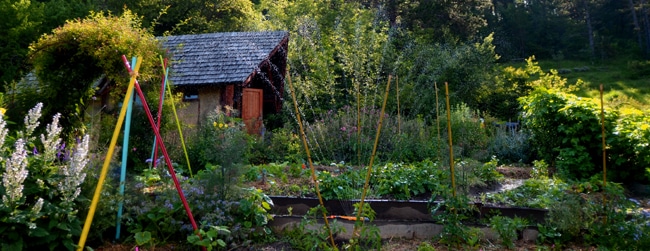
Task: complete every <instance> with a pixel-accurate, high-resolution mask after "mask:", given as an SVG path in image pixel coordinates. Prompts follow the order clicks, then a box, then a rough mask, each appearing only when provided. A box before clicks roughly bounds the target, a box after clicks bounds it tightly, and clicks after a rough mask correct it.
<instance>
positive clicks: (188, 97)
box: [183, 90, 199, 101]
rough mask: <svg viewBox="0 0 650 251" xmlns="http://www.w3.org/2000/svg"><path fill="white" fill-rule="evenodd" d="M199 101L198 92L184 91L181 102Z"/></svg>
mask: <svg viewBox="0 0 650 251" xmlns="http://www.w3.org/2000/svg"><path fill="white" fill-rule="evenodd" d="M194 100H199V91H198V90H186V91H184V92H183V101H194Z"/></svg>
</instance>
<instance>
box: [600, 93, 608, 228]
mask: <svg viewBox="0 0 650 251" xmlns="http://www.w3.org/2000/svg"><path fill="white" fill-rule="evenodd" d="M600 124H601V130H602V133H603V134H602V138H603V209H604V208H605V207H606V205H607V194H606V191H605V188H607V153H606V149H607V143H606V142H605V102H603V84H600ZM605 223H607V215H605Z"/></svg>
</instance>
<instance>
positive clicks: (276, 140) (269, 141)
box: [247, 126, 307, 164]
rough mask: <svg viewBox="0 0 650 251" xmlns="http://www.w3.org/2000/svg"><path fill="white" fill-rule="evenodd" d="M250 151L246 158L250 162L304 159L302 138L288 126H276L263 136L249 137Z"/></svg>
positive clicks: (299, 160)
mask: <svg viewBox="0 0 650 251" xmlns="http://www.w3.org/2000/svg"><path fill="white" fill-rule="evenodd" d="M249 142H250V144H251V151H250V153H249V154H248V156H247V158H248V161H249V162H250V163H251V164H264V163H272V162H284V161H289V162H292V163H297V162H302V161H303V160H304V159H306V158H307V157H306V155H305V153H304V149H303V145H302V140H301V139H300V137H299V136H298V134H297V133H296V132H295V131H294V130H293V129H292V128H290V127H288V126H285V127H281V128H277V129H275V130H273V131H271V132H270V133H267V134H266V135H264V138H252V139H249Z"/></svg>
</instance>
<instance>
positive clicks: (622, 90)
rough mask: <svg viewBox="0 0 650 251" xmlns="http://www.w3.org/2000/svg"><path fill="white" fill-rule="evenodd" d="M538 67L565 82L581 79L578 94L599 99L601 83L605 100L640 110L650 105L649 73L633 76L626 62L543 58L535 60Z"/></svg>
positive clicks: (611, 103)
mask: <svg viewBox="0 0 650 251" xmlns="http://www.w3.org/2000/svg"><path fill="white" fill-rule="evenodd" d="M524 65H525V63H521V64H517V65H515V66H517V67H523V66H524ZM539 66H540V67H542V69H543V70H544V71H549V70H551V69H556V70H558V72H559V73H560V76H562V77H564V78H566V79H567V80H568V83H575V82H576V81H578V79H580V80H582V81H584V82H585V86H584V87H583V88H582V89H581V90H580V91H578V92H577V93H576V94H577V95H578V96H583V97H591V98H597V99H599V98H600V94H599V86H600V84H602V85H603V89H604V95H603V96H604V99H605V102H606V103H610V105H619V104H620V105H629V106H632V107H635V108H637V109H641V110H647V109H648V108H650V76H641V77H633V76H632V75H633V74H631V71H630V70H629V67H628V62H627V61H623V60H612V61H607V62H595V63H592V62H589V61H574V60H545V61H539Z"/></svg>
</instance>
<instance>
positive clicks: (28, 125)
mask: <svg viewBox="0 0 650 251" xmlns="http://www.w3.org/2000/svg"><path fill="white" fill-rule="evenodd" d="M42 108H43V103H38V104H36V106H34V108H32V109H30V110H29V112H28V113H27V116H25V135H24V136H25V137H29V136H30V135H32V133H33V132H34V129H36V127H38V125H39V124H40V123H41V122H39V121H38V119H40V118H41V109H42Z"/></svg>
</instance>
